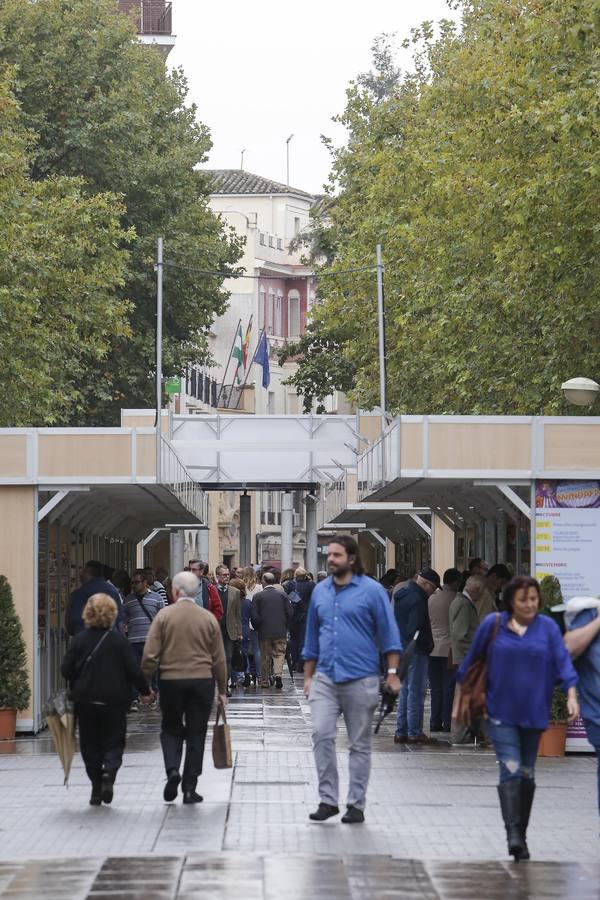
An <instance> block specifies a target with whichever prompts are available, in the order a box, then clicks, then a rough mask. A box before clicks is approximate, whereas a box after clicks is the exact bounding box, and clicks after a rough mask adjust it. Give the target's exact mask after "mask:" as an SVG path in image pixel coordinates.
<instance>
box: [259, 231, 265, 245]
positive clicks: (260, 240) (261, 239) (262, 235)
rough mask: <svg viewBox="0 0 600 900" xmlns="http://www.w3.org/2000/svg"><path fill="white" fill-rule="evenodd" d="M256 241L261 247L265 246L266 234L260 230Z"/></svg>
mask: <svg viewBox="0 0 600 900" xmlns="http://www.w3.org/2000/svg"><path fill="white" fill-rule="evenodd" d="M258 243H259V244H260V245H261V247H265V246H266V243H267V236H266V235H265V234H264V232H262V231H261V232H260V234H259V236H258Z"/></svg>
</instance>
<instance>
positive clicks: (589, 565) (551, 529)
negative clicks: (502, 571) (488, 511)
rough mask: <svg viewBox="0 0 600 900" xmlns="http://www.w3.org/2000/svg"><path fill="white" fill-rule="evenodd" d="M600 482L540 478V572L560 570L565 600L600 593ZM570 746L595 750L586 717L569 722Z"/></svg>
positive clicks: (537, 503) (537, 550) (537, 573)
mask: <svg viewBox="0 0 600 900" xmlns="http://www.w3.org/2000/svg"><path fill="white" fill-rule="evenodd" d="M599 556H600V482H598V481H536V485H535V577H536V578H537V579H538V581H540V580H541V579H542V578H543V577H544V576H545V575H555V576H556V578H558V580H559V581H560V587H561V590H562V594H563V597H564V599H565V600H569V599H570V598H571V597H589V596H592V597H596V596H598V595H600V566H598V557H599ZM567 750H569V751H571V752H575V753H586V752H590V751H592V750H593V747H592V746H591V744H590V743H589V742H588V740H587V736H586V732H585V726H584V724H583V722H582V720H581V719H578V720H577V721H575V722H573V723H572V724H571V725H569V730H568V732H567Z"/></svg>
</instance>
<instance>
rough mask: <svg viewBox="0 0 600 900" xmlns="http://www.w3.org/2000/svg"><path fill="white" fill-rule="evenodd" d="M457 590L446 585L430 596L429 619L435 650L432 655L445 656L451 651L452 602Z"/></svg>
mask: <svg viewBox="0 0 600 900" xmlns="http://www.w3.org/2000/svg"><path fill="white" fill-rule="evenodd" d="M455 596H456V591H453V590H452V589H451V588H449V587H447V586H445V587H443V588H442V589H441V590H440V591H436V592H435V593H434V594H432V595H431V597H430V598H429V621H430V622H431V634H432V635H433V650H432V651H431V653H430V654H429V655H430V656H445V657H447V656H448V655H449V653H450V604H451V603H452V601H453V600H454V598H455Z"/></svg>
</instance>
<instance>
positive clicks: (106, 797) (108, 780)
mask: <svg viewBox="0 0 600 900" xmlns="http://www.w3.org/2000/svg"><path fill="white" fill-rule="evenodd" d="M115 775H116V772H109V771H106V772H103V773H102V781H101V784H100V796H101V798H102V802H103V803H112V798H113V785H114V783H115Z"/></svg>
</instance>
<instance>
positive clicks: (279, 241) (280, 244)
mask: <svg viewBox="0 0 600 900" xmlns="http://www.w3.org/2000/svg"><path fill="white" fill-rule="evenodd" d="M277 249H278V250H283V241H282V240H281V238H277Z"/></svg>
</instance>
